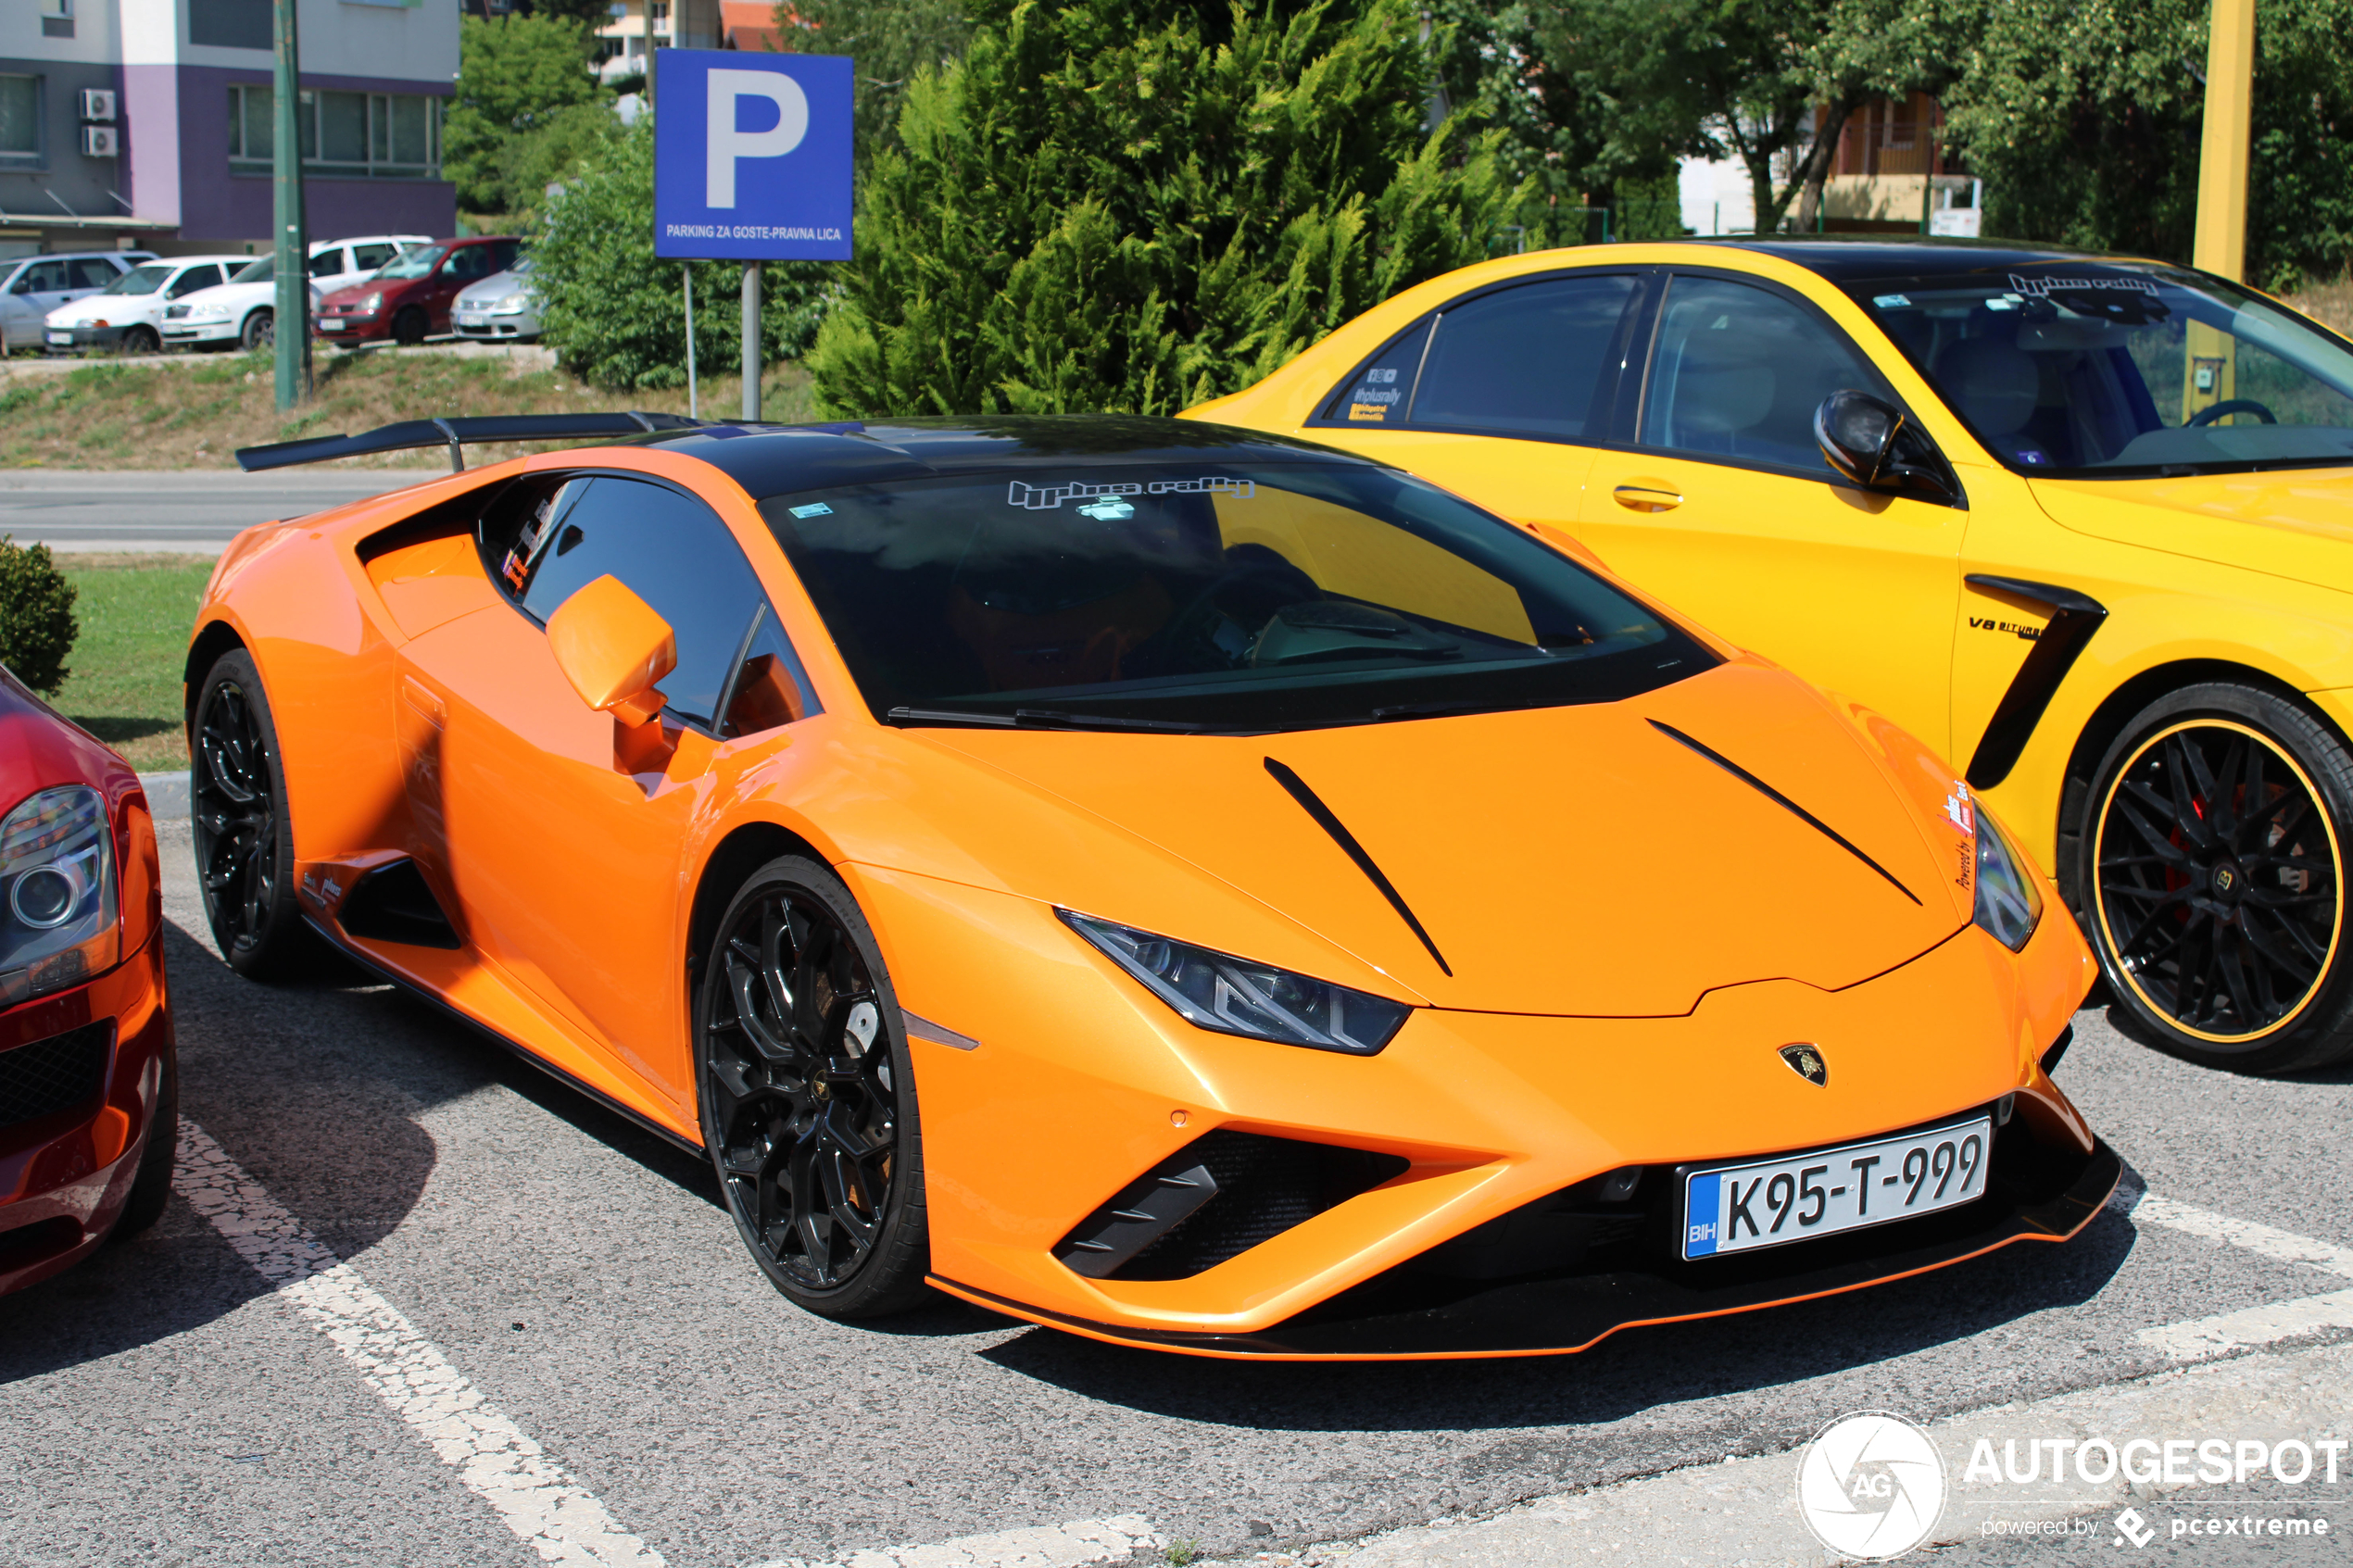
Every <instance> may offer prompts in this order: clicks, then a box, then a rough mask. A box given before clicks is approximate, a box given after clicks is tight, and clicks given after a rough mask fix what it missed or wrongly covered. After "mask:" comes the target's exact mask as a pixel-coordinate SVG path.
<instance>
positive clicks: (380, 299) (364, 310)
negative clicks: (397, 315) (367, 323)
mask: <svg viewBox="0 0 2353 1568" xmlns="http://www.w3.org/2000/svg"><path fill="white" fill-rule="evenodd" d="M383 308H384V295H381V294H371V295H369V296H368V297H367V298H365V299H363V300H361V301H360V302H359V313H360V314H361V315H362V316H372V315H374V314H375V313H376V312H377V311H379V310H382V309H383Z"/></svg>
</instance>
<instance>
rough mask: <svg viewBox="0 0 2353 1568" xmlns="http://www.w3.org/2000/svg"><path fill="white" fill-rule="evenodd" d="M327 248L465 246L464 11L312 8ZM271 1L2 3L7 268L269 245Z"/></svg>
mask: <svg viewBox="0 0 2353 1568" xmlns="http://www.w3.org/2000/svg"><path fill="white" fill-rule="evenodd" d="M297 5H298V9H297V12H296V15H297V19H298V32H299V38H300V44H301V66H302V71H301V84H302V92H301V96H300V99H299V103H298V107H299V113H300V117H301V120H300V123H301V135H302V153H303V168H304V181H303V189H304V200H305V207H306V213H305V216H306V218H307V220H308V227H309V231H310V234H311V237H313V238H315V239H333V238H337V237H340V236H343V235H346V234H359V233H377V232H408V233H430V234H447V233H449V232H452V231H453V230H454V228H455V226H456V223H457V197H456V191H455V188H454V187H453V186H452V185H450V184H449V182H447V181H445V180H443V179H442V178H441V145H440V142H441V119H442V113H443V110H444V108H445V107H447V101H448V98H449V95H450V91H451V83H452V80H453V79H454V78H455V77H456V75H457V72H458V21H459V0H297ZM271 11H272V5H271V0H0V255H5V254H24V253H27V252H30V251H36V250H37V251H57V250H69V249H89V248H93V247H97V248H106V247H109V246H123V247H129V246H137V247H141V248H145V249H151V250H157V251H161V252H165V253H170V252H174V251H178V252H189V251H199V250H220V249H228V250H239V249H245V248H247V247H252V248H254V249H257V250H258V249H262V248H266V247H267V245H268V244H269V239H270V231H271V153H272V148H273V145H274V135H275V129H276V126H275V120H274V118H273V115H272V112H271V110H272V105H273V88H272V57H271Z"/></svg>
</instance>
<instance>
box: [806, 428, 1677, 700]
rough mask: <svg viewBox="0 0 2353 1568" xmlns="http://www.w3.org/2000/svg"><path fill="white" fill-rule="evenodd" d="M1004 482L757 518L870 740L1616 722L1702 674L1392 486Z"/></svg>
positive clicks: (1398, 480)
mask: <svg viewBox="0 0 2353 1568" xmlns="http://www.w3.org/2000/svg"><path fill="white" fill-rule="evenodd" d="M1016 471H1017V472H1018V473H1019V474H1020V477H1019V478H1012V477H1010V476H1008V475H1006V474H1002V473H1000V474H992V475H980V476H970V477H959V478H951V479H918V480H908V481H904V482H900V483H874V484H862V485H850V486H844V487H840V488H837V489H829V490H824V491H815V492H808V493H803V494H799V495H783V496H777V497H774V498H772V499H770V500H766V501H763V502H761V508H760V510H761V516H762V517H764V518H766V519H767V520H768V521H769V524H770V526H771V527H773V528H774V530H775V533H776V537H777V538H778V540H779V541H780V542H781V543H782V544H783V545H784V546H785V550H786V555H787V556H788V557H790V558H791V560H792V563H793V566H794V569H795V570H796V571H798V572H799V576H800V580H801V582H802V583H803V584H805V585H806V586H807V587H808V589H809V593H810V596H811V597H812V599H814V600H815V602H816V605H817V608H818V612H819V613H820V614H822V615H823V616H824V619H825V625H826V628H827V630H828V631H830V632H831V633H832V634H833V637H834V642H835V646H837V647H838V648H839V649H840V650H841V653H842V657H843V659H845V660H846V661H847V662H848V663H849V669H850V672H851V673H852V674H853V675H854V676H855V677H856V678H857V681H858V684H859V686H860V688H861V690H862V692H863V693H864V695H865V696H866V700H867V701H868V703H869V704H871V705H872V706H873V708H874V709H875V714H876V715H877V717H881V718H885V719H889V718H892V717H893V716H894V714H896V715H897V717H899V718H900V720H901V721H908V722H916V723H922V722H937V721H940V720H938V719H937V713H938V712H939V711H940V710H942V709H946V710H949V711H950V712H952V713H955V714H960V715H963V716H966V717H968V718H971V719H974V720H976V721H990V720H995V721H1000V722H1006V723H1018V722H1047V723H1057V722H1066V723H1073V724H1078V725H1081V726H1084V725H1086V724H1088V723H1105V721H1107V720H1108V721H1111V722H1109V723H1108V724H1106V727H1119V724H1118V721H1122V720H1124V721H1126V723H1127V724H1129V725H1135V724H1139V723H1140V724H1141V725H1143V726H1144V727H1148V728H1149V727H1151V726H1153V725H1171V726H1175V727H1177V728H1206V729H1231V730H1252V731H1256V730H1280V729H1294V728H1306V727H1312V726H1315V725H1322V724H1344V723H1363V722H1378V721H1382V720H1387V719H1402V718H1411V717H1414V716H1416V714H1419V713H1426V712H1428V711H1431V710H1433V709H1445V710H1455V709H1465V708H1468V709H1480V710H1485V709H1509V708H1537V707H1551V706H1557V705H1560V704H1565V703H1575V702H1592V701H1614V700H1617V698H1619V697H1623V696H1629V695H1632V694H1633V693H1634V692H1637V691H1647V690H1650V689H1652V688H1653V687H1655V686H1659V685H1664V684H1667V682H1669V681H1674V680H1680V679H1681V678H1682V677H1683V676H1685V675H1689V674H1694V673H1696V672H1698V671H1700V670H1702V669H1705V667H1706V666H1707V665H1709V664H1710V663H1712V662H1714V661H1713V660H1712V659H1710V658H1709V657H1708V656H1707V654H1706V653H1705V651H1704V650H1702V649H1701V648H1700V647H1699V646H1697V645H1696V644H1693V643H1692V642H1691V641H1690V640H1689V639H1688V638H1686V637H1684V636H1683V635H1682V633H1680V632H1678V631H1676V630H1675V629H1674V628H1672V627H1671V626H1668V625H1667V624H1665V623H1663V622H1661V621H1658V620H1657V619H1656V618H1655V617H1654V616H1653V615H1651V614H1650V613H1649V612H1648V611H1647V610H1645V609H1644V608H1642V606H1641V605H1639V604H1637V603H1635V602H1634V601H1633V600H1631V599H1629V598H1627V597H1626V596H1624V595H1622V594H1620V593H1618V592H1617V590H1616V589H1615V588H1612V587H1611V586H1610V585H1609V584H1607V583H1604V582H1602V581H1601V580H1600V579H1598V578H1596V577H1594V576H1592V574H1591V573H1589V572H1587V571H1584V570H1583V569H1581V568H1579V567H1578V566H1577V565H1575V564H1574V563H1572V562H1570V561H1569V560H1567V558H1564V557H1562V556H1560V555H1558V554H1556V553H1555V552H1554V551H1552V550H1550V549H1547V548H1546V547H1545V546H1542V545H1540V544H1538V543H1537V542H1536V541H1534V540H1533V539H1530V538H1529V537H1528V535H1527V534H1525V533H1521V532H1520V531H1519V530H1518V529H1516V528H1514V527H1512V526H1511V525H1510V524H1508V523H1505V522H1504V521H1501V520H1499V519H1497V518H1494V517H1491V516H1490V515H1489V514H1487V513H1485V512H1482V511H1479V510H1478V509H1477V508H1473V507H1471V506H1469V505H1468V504H1466V503H1465V502H1462V501H1460V500H1457V499H1455V498H1454V497H1453V496H1451V495H1447V494H1445V493H1444V492H1443V491H1441V490H1439V489H1438V488H1436V487H1435V486H1433V485H1430V484H1427V483H1423V482H1422V481H1420V480H1417V479H1415V478H1413V477H1411V476H1410V475H1407V474H1403V473H1399V472H1396V471H1394V470H1386V469H1378V468H1373V467H1371V466H1369V465H1367V466H1365V467H1361V468H1360V467H1354V466H1351V467H1344V468H1343V467H1337V466H1325V465H1321V464H1317V465H1312V466H1310V465H1300V466H1288V465H1278V464H1263V465H1262V464H1250V465H1236V464H1227V463H1220V462H1218V461H1216V460H1215V459H1214V458H1204V459H1203V460H1202V461H1201V462H1199V463H1196V464H1189V465H1187V466H1184V467H1181V468H1176V467H1165V466H1148V465H1144V464H1137V465H1133V466H1112V465H1100V464H1089V463H1085V462H1083V461H1082V462H1080V463H1076V464H1074V465H1072V466H1070V467H1068V468H1054V469H1051V470H1050V469H1044V468H1024V469H1021V470H1016ZM900 709H908V710H912V711H910V712H904V713H901V712H899V711H898V710H900ZM927 713H928V714H931V715H933V717H930V718H926V717H925V714H927Z"/></svg>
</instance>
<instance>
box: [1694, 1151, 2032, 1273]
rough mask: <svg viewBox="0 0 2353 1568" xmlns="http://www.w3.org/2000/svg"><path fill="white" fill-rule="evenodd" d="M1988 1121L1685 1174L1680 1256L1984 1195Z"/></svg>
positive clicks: (1780, 1239)
mask: <svg viewBox="0 0 2353 1568" xmlns="http://www.w3.org/2000/svg"><path fill="white" fill-rule="evenodd" d="M1993 1135H1994V1122H1993V1119H1992V1118H1991V1117H1988V1116H1978V1117H1974V1118H1972V1119H1970V1120H1969V1121H1966V1122H1956V1123H1950V1124H1948V1125H1946V1126H1943V1127H1938V1128H1936V1129H1934V1130H1932V1131H1931V1132H1925V1133H1907V1134H1904V1135H1899V1136H1896V1137H1892V1138H1878V1139H1875V1140H1873V1141H1872V1142H1869V1143H1858V1144H1848V1145H1845V1146H1844V1147H1843V1148H1818V1149H1816V1150H1814V1151H1813V1152H1812V1153H1810V1154H1798V1155H1790V1156H1787V1157H1784V1158H1782V1159H1779V1160H1752V1161H1750V1162H1749V1163H1747V1164H1743V1165H1718V1166H1716V1167H1714V1168H1712V1169H1709V1170H1705V1171H1692V1172H1690V1173H1686V1175H1685V1176H1684V1179H1683V1193H1684V1198H1683V1256H1684V1257H1685V1258H1687V1259H1688V1258H1713V1257H1720V1256H1721V1255H1722V1254H1724V1253H1727V1252H1748V1251H1753V1250H1755V1249H1756V1248H1763V1247H1780V1246H1782V1245H1784V1244H1785V1243H1788V1242H1793V1241H1810V1240H1812V1239H1813V1238H1814V1237H1816V1236H1834V1235H1836V1234H1838V1233H1839V1232H1841V1231H1853V1230H1861V1229H1863V1228H1864V1227H1866V1226H1868V1225H1883V1224H1886V1223H1889V1222H1891V1221H1894V1220H1908V1219H1911V1218H1913V1217H1914V1216H1916V1215H1920V1214H1932V1213H1934V1212H1936V1211H1937V1210H1940V1209H1953V1208H1957V1207H1958V1206H1959V1205H1961V1204H1964V1203H1972V1202H1975V1201H1976V1200H1977V1199H1978V1198H1982V1197H1984V1196H1985V1160H1986V1155H1987V1152H1988V1150H1989V1149H1990V1148H1991V1147H1992V1145H1993Z"/></svg>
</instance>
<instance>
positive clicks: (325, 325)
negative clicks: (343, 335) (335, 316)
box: [319, 320, 351, 332]
mask: <svg viewBox="0 0 2353 1568" xmlns="http://www.w3.org/2000/svg"><path fill="white" fill-rule="evenodd" d="M349 325H351V323H350V322H348V321H337V320H324V321H321V322H320V323H319V330H320V331H321V332H341V331H343V330H344V328H346V327H347V326H349Z"/></svg>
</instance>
